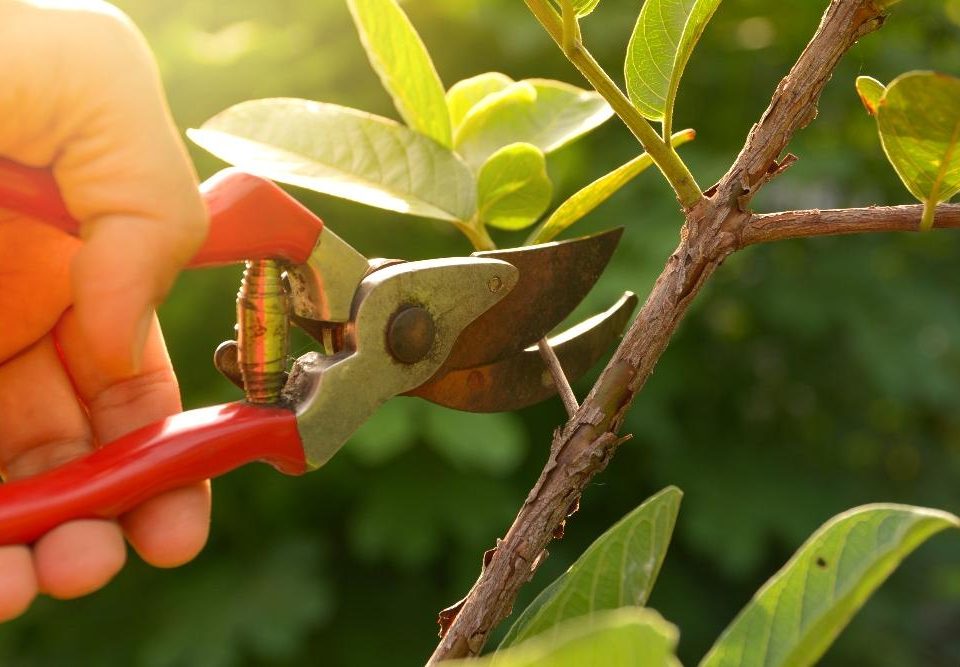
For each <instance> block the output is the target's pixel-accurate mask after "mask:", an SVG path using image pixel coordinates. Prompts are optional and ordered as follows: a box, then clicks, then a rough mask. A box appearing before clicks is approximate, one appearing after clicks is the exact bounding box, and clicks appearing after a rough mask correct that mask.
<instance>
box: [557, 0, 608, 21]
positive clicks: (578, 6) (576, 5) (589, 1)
mask: <svg viewBox="0 0 960 667" xmlns="http://www.w3.org/2000/svg"><path fill="white" fill-rule="evenodd" d="M553 1H554V2H555V3H556V5H557V8H558V9H561V10H562V9H563V3H562V2H561V0H553ZM598 4H600V0H573V10H574V11H575V12H576V14H577V18H583V17H584V16H586V15H587V14H589V13H591V12H592V11H593V10H594V9H596V8H597V5H598Z"/></svg>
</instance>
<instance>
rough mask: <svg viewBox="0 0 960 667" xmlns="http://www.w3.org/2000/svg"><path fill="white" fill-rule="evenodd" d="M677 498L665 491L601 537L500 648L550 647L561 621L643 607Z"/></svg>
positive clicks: (532, 606)
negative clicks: (541, 642)
mask: <svg viewBox="0 0 960 667" xmlns="http://www.w3.org/2000/svg"><path fill="white" fill-rule="evenodd" d="M682 497H683V492H681V491H680V489H678V488H676V487H674V486H669V487H667V488H666V489H664V490H663V491H661V492H660V493H658V494H656V495H655V496H652V497H651V498H649V499H647V500H646V501H645V502H644V503H643V504H642V505H640V506H639V507H638V508H637V509H635V510H633V511H632V512H630V514H628V515H627V516H625V517H624V518H623V519H621V520H620V521H619V522H617V524H616V525H614V526H613V527H612V528H610V529H609V530H608V531H607V532H605V533H604V534H603V535H601V536H600V537H599V538H598V539H597V540H596V541H595V542H594V543H593V544H591V545H590V547H589V548H587V550H586V551H585V552H583V555H582V556H580V558H578V559H577V562H576V563H574V564H573V565H572V566H571V567H570V569H569V570H567V571H566V572H565V573H564V574H563V575H561V576H560V577H559V578H558V579H557V580H556V581H554V582H553V583H552V584H550V586H548V587H547V588H546V589H544V591H543V592H541V593H540V595H538V596H537V597H536V599H534V601H533V602H531V603H530V606H529V607H527V608H526V609H525V610H524V611H523V613H522V614H521V615H520V618H518V619H517V621H516V622H515V623H514V624H513V627H511V628H510V631H509V632H508V633H507V636H506V637H505V638H504V640H503V642H502V643H501V644H500V647H501V648H504V647H507V646H512V645H514V644H517V643H519V642H522V641H524V640H525V639H528V638H530V637H533V636H534V635H538V636H541V637H543V638H545V639H548V640H550V641H556V640H557V639H558V638H559V637H560V636H561V635H560V633H561V630H560V626H559V625H558V624H559V623H560V622H562V621H565V620H567V619H570V618H575V617H577V616H583V615H587V614H592V613H593V612H595V611H596V610H598V609H616V608H618V607H630V606H632V607H642V606H643V605H644V604H646V602H647V598H648V597H649V596H650V591H652V590H653V584H654V582H656V580H657V575H658V574H659V573H660V566H661V565H662V564H663V558H664V556H665V555H666V553H667V547H668V546H669V544H670V536H671V535H672V534H673V526H674V524H675V523H676V521H677V512H678V511H679V509H680V499H681V498H682ZM601 664H602V663H601ZM611 664H612V663H611ZM619 664H626V663H619Z"/></svg>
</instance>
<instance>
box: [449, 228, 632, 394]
mask: <svg viewBox="0 0 960 667" xmlns="http://www.w3.org/2000/svg"><path fill="white" fill-rule="evenodd" d="M622 233H623V229H622V228H617V229H613V230H610V231H608V232H603V233H601V234H595V235H593V236H586V237H583V238H579V239H572V240H570V241H560V242H556V243H544V244H541V245H537V246H529V247H526V248H514V249H510V250H494V251H488V252H476V253H474V254H473V255H472V256H473V257H481V258H486V259H499V260H502V261H504V262H509V263H510V264H512V265H513V266H515V267H516V268H517V270H518V271H519V272H520V280H519V282H518V283H517V286H516V287H514V289H513V290H512V291H511V292H510V293H509V294H508V295H507V296H506V297H504V299H503V300H502V301H500V302H499V303H497V304H496V305H495V306H493V307H492V308H491V309H490V310H488V311H486V312H485V313H484V314H483V315H481V316H480V317H479V318H478V319H477V320H475V321H474V322H473V323H472V324H470V325H469V326H468V327H467V328H466V329H465V330H464V331H463V333H462V334H461V335H460V338H459V339H458V340H457V343H456V345H454V348H453V351H452V352H451V353H450V356H449V357H448V358H447V361H446V362H445V363H444V365H443V368H442V369H441V371H440V372H439V373H438V375H440V374H443V373H445V372H448V371H452V370H459V369H464V368H474V367H477V366H483V365H486V364H490V363H492V362H494V361H497V360H499V359H504V358H507V357H510V356H512V355H514V354H516V353H518V352H520V351H521V350H523V349H524V348H526V347H529V346H530V345H532V344H534V343H536V342H537V341H538V340H540V339H541V338H543V337H544V336H545V335H547V333H548V332H550V330H551V329H553V328H554V327H556V326H557V325H558V324H560V322H562V321H563V320H564V318H566V317H567V315H569V314H570V313H571V312H573V310H574V308H576V307H577V305H578V304H579V303H580V302H581V301H582V300H583V297H584V296H586V294H587V292H589V291H590V289H591V288H592V287H593V285H594V283H596V282H597V279H598V278H599V277H600V274H601V273H603V270H604V269H605V268H606V266H607V263H608V262H609V261H610V257H611V256H613V251H614V250H616V247H617V243H619V241H620V236H621V235H622Z"/></svg>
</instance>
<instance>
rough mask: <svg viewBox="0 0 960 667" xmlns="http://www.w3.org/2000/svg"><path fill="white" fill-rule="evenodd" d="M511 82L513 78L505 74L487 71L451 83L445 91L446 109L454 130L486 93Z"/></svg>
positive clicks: (498, 90)
mask: <svg viewBox="0 0 960 667" xmlns="http://www.w3.org/2000/svg"><path fill="white" fill-rule="evenodd" d="M512 83H514V80H513V79H511V78H510V77H509V76H507V75H506V74H501V73H500V72H487V73H486V74H478V75H477V76H472V77H470V78H469V79H464V80H463V81H457V82H456V83H455V84H453V86H451V87H450V90H448V91H447V109H448V110H449V111H450V122H451V123H452V124H453V129H454V131H456V130H457V129H458V128H459V127H460V125H461V124H462V123H463V119H464V117H466V115H467V114H468V113H469V112H470V110H471V109H472V108H473V107H474V106H476V105H477V104H478V103H479V102H480V101H481V100H483V99H484V98H486V97H487V95H490V94H491V93H499V92H500V91H501V90H503V89H504V88H506V87H508V86H509V85H510V84H512Z"/></svg>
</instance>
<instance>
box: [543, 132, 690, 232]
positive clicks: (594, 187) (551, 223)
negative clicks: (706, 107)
mask: <svg viewBox="0 0 960 667" xmlns="http://www.w3.org/2000/svg"><path fill="white" fill-rule="evenodd" d="M696 136H697V133H696V132H695V131H693V130H683V131H681V132H677V133H676V134H674V135H673V137H671V143H672V144H673V146H674V147H677V146H682V145H683V144H685V143H687V142H688V141H691V140H692V139H694V138H696ZM652 164H653V159H652V158H651V157H650V156H649V155H648V154H647V153H641V154H640V155H638V156H637V157H635V158H633V159H632V160H630V161H629V162H627V163H626V164H623V165H621V166H619V167H617V168H616V169H614V170H613V171H611V172H610V173H608V174H606V175H604V176H601V177H600V178H598V179H597V180H595V181H594V182H593V183H591V184H590V185H588V186H587V187H585V188H583V189H581V190H579V191H578V192H576V193H575V194H574V195H573V196H571V197H570V198H569V199H567V200H566V201H565V202H563V203H562V204H560V206H558V207H557V209H556V210H555V211H554V212H553V213H552V214H550V217H549V218H547V219H546V220H544V221H543V223H542V224H541V225H540V226H539V227H537V229H535V230H534V232H533V234H531V235H530V237H529V238H528V239H527V240H526V243H525V245H535V244H537V243H546V242H547V241H552V240H553V239H554V238H556V237H557V236H558V235H559V234H561V233H562V232H563V231H564V230H565V229H567V228H568V227H569V226H570V225H572V224H573V223H575V222H577V221H578V220H580V219H581V218H583V217H585V216H586V215H588V214H589V213H590V212H592V211H593V210H594V209H595V208H597V207H598V206H600V204H602V203H603V202H605V201H607V200H608V199H609V198H610V197H612V196H613V195H614V194H615V193H616V192H617V191H618V190H619V189H620V188H622V187H623V186H625V185H626V184H627V183H629V182H630V181H632V180H633V179H634V178H636V177H637V176H638V175H640V174H641V173H643V172H644V171H645V170H646V169H647V168H648V167H650V166H651V165H652Z"/></svg>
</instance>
